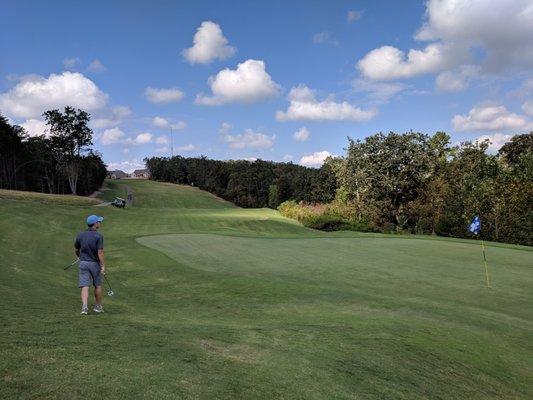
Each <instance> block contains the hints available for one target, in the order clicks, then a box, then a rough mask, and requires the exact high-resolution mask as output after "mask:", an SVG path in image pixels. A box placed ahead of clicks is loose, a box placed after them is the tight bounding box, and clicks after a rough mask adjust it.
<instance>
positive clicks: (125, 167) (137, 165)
mask: <svg viewBox="0 0 533 400" xmlns="http://www.w3.org/2000/svg"><path fill="white" fill-rule="evenodd" d="M145 167H146V165H145V164H144V162H143V161H141V160H139V159H136V158H134V159H133V160H126V161H121V162H114V163H109V164H107V170H108V171H115V170H117V169H118V170H121V171H124V172H127V173H132V172H133V171H135V170H136V169H144V168H145Z"/></svg>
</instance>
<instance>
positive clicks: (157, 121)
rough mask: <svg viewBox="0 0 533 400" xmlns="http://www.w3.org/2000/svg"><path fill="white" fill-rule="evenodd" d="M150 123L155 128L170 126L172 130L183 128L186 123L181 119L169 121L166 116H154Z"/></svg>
mask: <svg viewBox="0 0 533 400" xmlns="http://www.w3.org/2000/svg"><path fill="white" fill-rule="evenodd" d="M152 125H154V126H155V127H157V128H161V129H164V128H167V129H168V128H172V129H173V130H176V131H179V130H181V129H185V128H186V127H187V124H186V123H185V122H183V121H178V122H176V123H172V124H171V123H170V121H168V120H167V119H166V118H163V117H154V118H153V119H152Z"/></svg>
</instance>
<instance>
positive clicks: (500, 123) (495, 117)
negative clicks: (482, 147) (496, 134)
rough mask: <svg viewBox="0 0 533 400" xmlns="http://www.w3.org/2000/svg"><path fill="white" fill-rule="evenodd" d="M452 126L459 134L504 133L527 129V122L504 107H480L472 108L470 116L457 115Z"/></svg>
mask: <svg viewBox="0 0 533 400" xmlns="http://www.w3.org/2000/svg"><path fill="white" fill-rule="evenodd" d="M452 124H453V128H454V129H455V130H456V131H458V132H460V131H482V130H491V131H493V130H500V131H502V130H509V129H520V128H525V127H526V125H527V120H526V118H524V117H523V116H521V115H518V114H515V113H511V112H509V111H508V110H507V109H506V108H505V107H504V106H496V105H480V106H476V107H474V108H472V109H471V110H470V111H469V112H468V115H455V116H454V117H453V119H452Z"/></svg>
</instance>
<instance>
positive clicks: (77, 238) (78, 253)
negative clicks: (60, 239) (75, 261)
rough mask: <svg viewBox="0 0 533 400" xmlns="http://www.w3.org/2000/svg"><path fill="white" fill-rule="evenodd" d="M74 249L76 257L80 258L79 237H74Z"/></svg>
mask: <svg viewBox="0 0 533 400" xmlns="http://www.w3.org/2000/svg"><path fill="white" fill-rule="evenodd" d="M74 249H75V251H76V257H78V258H80V249H81V245H80V235H78V236H76V241H75V242H74Z"/></svg>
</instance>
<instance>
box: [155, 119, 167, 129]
mask: <svg viewBox="0 0 533 400" xmlns="http://www.w3.org/2000/svg"><path fill="white" fill-rule="evenodd" d="M152 125H154V126H156V127H158V128H167V127H168V126H169V123H168V121H167V120H166V119H165V118H163V117H154V119H153V120H152Z"/></svg>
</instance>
